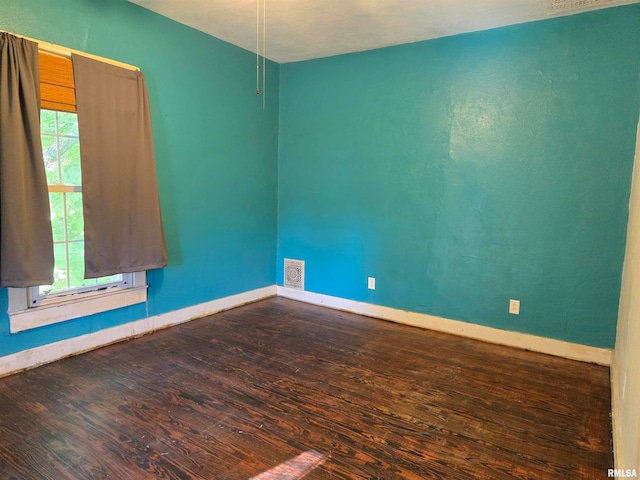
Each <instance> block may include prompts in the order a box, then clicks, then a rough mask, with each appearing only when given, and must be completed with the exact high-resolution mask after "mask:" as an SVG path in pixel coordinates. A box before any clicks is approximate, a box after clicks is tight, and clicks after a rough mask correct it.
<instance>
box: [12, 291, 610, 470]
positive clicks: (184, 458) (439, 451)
mask: <svg viewBox="0 0 640 480" xmlns="http://www.w3.org/2000/svg"><path fill="white" fill-rule="evenodd" d="M609 392H610V390H609V369H608V368H606V367H601V366H596V365H589V364H584V363H579V362H574V361H570V360H564V359H559V358H554V357H549V356H545V355H542V354H536V353H532V352H525V351H520V350H516V349H512V348H509V347H501V346H496V345H490V344H486V343H482V342H477V341H473V340H467V339H463V338H458V337H455V336H450V335H446V334H441V333H437V332H432V331H426V330H420V329H417V328H412V327H407V326H402V325H396V324H393V323H388V322H384V321H380V320H374V319H370V318H367V317H361V316H358V315H354V314H349V313H344V312H337V311H333V310H328V309H324V308H320V307H315V306H311V305H305V304H302V303H298V302H294V301H291V300H286V299H282V298H272V299H267V300H263V301H261V302H258V303H254V304H251V305H246V306H244V307H240V308H237V309H234V310H230V311H227V312H223V313H220V314H217V315H215V316H211V317H208V318H205V319H201V320H196V321H192V322H189V323H187V324H183V325H180V326H177V327H173V328H171V329H167V330H163V331H160V332H157V333H154V334H151V335H147V336H145V337H142V338H139V339H136V340H132V341H129V342H123V343H119V344H116V345H112V346H109V347H105V348H102V349H99V350H95V351H93V352H90V353H87V354H84V355H79V356H76V357H73V358H68V359H65V360H62V361H59V362H56V363H53V364H49V365H46V366H43V367H40V368H37V369H34V370H30V371H27V372H23V373H19V374H17V375H13V376H10V377H6V378H3V379H0V472H1V473H0V478H2V479H19V480H26V479H53V480H59V479H103V478H110V479H118V480H121V479H145V478H163V479H207V480H211V479H249V478H257V479H260V480H265V479H298V478H302V477H303V476H304V478H307V479H325V478H343V479H345V478H348V479H351V478H362V479H395V478H406V479H492V480H497V479H510V478H519V479H563V480H566V479H581V480H582V479H604V478H607V469H608V468H613V458H612V453H611V452H612V442H611V434H610V432H611V426H610V417H609V412H610V393H609ZM305 473H306V474H307V475H306V476H305Z"/></svg>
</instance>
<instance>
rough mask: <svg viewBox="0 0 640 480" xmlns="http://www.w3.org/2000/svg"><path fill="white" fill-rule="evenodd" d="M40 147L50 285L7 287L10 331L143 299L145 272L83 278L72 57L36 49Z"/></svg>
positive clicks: (77, 140)
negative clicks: (46, 194) (49, 247)
mask: <svg viewBox="0 0 640 480" xmlns="http://www.w3.org/2000/svg"><path fill="white" fill-rule="evenodd" d="M40 70H41V77H40V78H41V108H42V110H41V122H40V129H41V130H40V133H41V140H42V150H43V154H44V155H43V157H44V162H45V170H46V174H47V184H48V189H49V203H50V208H51V224H52V231H53V241H54V255H55V269H54V283H53V285H41V286H39V287H31V288H9V312H8V313H9V318H10V324H11V332H12V333H15V332H19V331H23V330H27V329H31V328H36V327H40V326H44V325H49V324H52V323H57V322H61V321H64V320H69V319H72V318H79V317H82V316H86V315H92V314H95V313H99V312H103V311H107V310H112V309H115V308H121V307H125V306H128V305H133V304H136V303H141V302H144V301H146V298H147V292H146V275H145V273H144V272H139V273H127V274H119V275H111V276H108V277H102V278H98V279H90V280H87V279H85V278H84V218H83V211H82V172H81V163H80V143H79V134H78V121H77V115H76V113H75V111H76V106H75V93H74V79H73V69H72V66H71V60H70V59H67V58H62V57H57V56H54V55H50V54H45V53H40Z"/></svg>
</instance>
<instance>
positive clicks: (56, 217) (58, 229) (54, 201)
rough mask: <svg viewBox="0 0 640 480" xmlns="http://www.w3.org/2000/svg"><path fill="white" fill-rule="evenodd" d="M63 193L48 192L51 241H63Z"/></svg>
mask: <svg viewBox="0 0 640 480" xmlns="http://www.w3.org/2000/svg"><path fill="white" fill-rule="evenodd" d="M63 195H64V194H63V193H55V192H52V193H49V206H50V208H51V229H52V230H53V241H54V242H64V239H65V234H64V200H63Z"/></svg>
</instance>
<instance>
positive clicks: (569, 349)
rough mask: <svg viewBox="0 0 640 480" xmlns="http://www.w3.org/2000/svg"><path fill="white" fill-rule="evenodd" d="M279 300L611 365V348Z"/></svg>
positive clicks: (349, 303)
mask: <svg viewBox="0 0 640 480" xmlns="http://www.w3.org/2000/svg"><path fill="white" fill-rule="evenodd" d="M278 296H281V297H286V298H291V299H293V300H299V301H302V302H306V303H312V304H314V305H322V306H325V307H330V308H335V309H337V310H345V311H348V312H353V313H358V314H361V315H367V316H369V317H375V318H381V319H383V320H390V321H392V322H397V323H403V324H406V325H412V326H415V327H421V328H426V329H429V330H436V331H439V332H445V333H452V334H454V335H460V336H462V337H468V338H473V339H476V340H482V341H485V342H489V343H496V344H499V345H508V346H510V347H516V348H521V349H524V350H531V351H533V352H540V353H546V354H549V355H554V356H557V357H563V358H569V359H572V360H580V361H582V362H589V363H597V364H599V365H610V364H611V350H610V349H608V348H598V347H590V346H587V345H580V344H577V343H570V342H564V341H562V340H555V339H552V338H545V337H538V336H536V335H530V334H526V333H519V332H511V331H507V330H500V329H497V328H492V327H486V326H484V325H477V324H474V323H467V322H462V321H459V320H451V319H448V318H442V317H436V316H434V315H427V314H424V313H416V312H408V311H405V310H398V309H395V308H390V307H383V306H380V305H374V304H371V303H363V302H356V301H355V300H347V299H344V298H340V297H332V296H329V295H322V294H319V293H313V292H308V291H301V290H294V289H292V288H286V287H281V286H278Z"/></svg>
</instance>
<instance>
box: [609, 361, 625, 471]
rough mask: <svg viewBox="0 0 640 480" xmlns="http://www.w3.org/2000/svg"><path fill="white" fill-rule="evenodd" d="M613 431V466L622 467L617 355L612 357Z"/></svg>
mask: <svg viewBox="0 0 640 480" xmlns="http://www.w3.org/2000/svg"><path fill="white" fill-rule="evenodd" d="M609 374H610V375H611V431H612V432H611V433H612V437H613V468H622V467H623V462H622V458H621V456H622V452H623V449H622V429H621V428H620V427H621V423H620V390H619V389H618V387H619V386H620V385H619V383H618V366H617V364H616V358H615V355H613V357H612V359H611V368H610V372H609Z"/></svg>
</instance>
